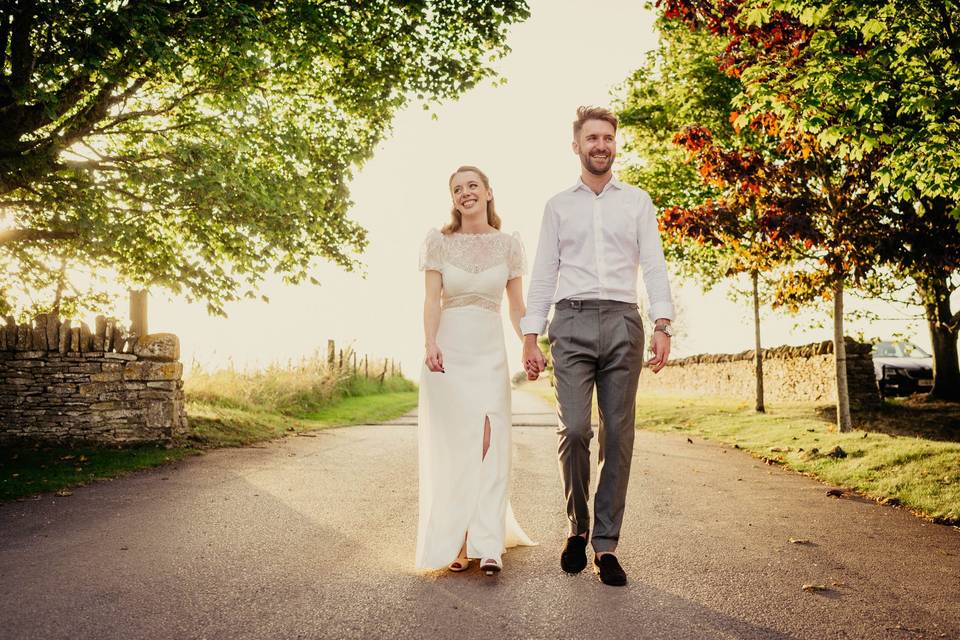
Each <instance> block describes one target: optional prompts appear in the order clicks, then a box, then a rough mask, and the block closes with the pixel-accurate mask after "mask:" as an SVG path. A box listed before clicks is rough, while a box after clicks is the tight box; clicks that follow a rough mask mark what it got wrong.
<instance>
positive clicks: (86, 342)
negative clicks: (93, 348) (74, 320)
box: [79, 322, 92, 353]
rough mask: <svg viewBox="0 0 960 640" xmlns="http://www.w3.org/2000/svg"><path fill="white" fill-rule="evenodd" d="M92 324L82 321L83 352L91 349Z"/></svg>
mask: <svg viewBox="0 0 960 640" xmlns="http://www.w3.org/2000/svg"><path fill="white" fill-rule="evenodd" d="M91 336H92V334H91V333H90V326H89V325H88V324H87V323H86V322H80V349H79V351H80V352H81V353H86V352H88V351H90V337H91Z"/></svg>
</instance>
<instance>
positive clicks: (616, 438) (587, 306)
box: [548, 300, 643, 552]
mask: <svg viewBox="0 0 960 640" xmlns="http://www.w3.org/2000/svg"><path fill="white" fill-rule="evenodd" d="M548 336H549V339H550V355H551V358H552V359H553V369H554V379H555V382H556V393H557V413H558V416H559V427H558V429H557V434H558V436H559V445H558V453H559V459H560V474H561V477H562V478H563V491H564V495H565V496H566V500H567V517H568V518H569V519H570V535H577V534H581V533H586V532H588V531H589V530H590V507H589V504H588V502H589V498H590V440H591V439H592V438H593V428H592V427H591V426H590V412H591V407H592V404H593V389H594V386H596V389H597V405H598V408H599V410H600V436H599V443H600V452H599V458H600V464H599V473H600V477H599V480H598V483H597V493H596V496H595V499H594V515H593V536H592V538H591V544H592V545H593V549H594V551H597V552H600V551H613V550H614V549H616V547H617V541H618V540H619V538H620V525H621V523H622V522H623V508H624V502H625V501H626V496H627V481H628V480H629V478H630V461H631V459H632V458H633V436H634V429H635V426H634V425H635V423H634V417H635V414H636V396H637V383H638V380H639V377H640V369H641V368H642V366H643V323H642V321H641V320H640V313H639V312H638V311H637V305H635V304H630V303H627V302H617V301H614V300H582V301H579V300H561V301H560V302H558V303H557V304H556V307H555V309H554V314H553V319H552V320H551V322H550V328H549V330H548Z"/></svg>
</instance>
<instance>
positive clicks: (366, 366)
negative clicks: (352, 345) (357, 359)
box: [363, 354, 370, 378]
mask: <svg viewBox="0 0 960 640" xmlns="http://www.w3.org/2000/svg"><path fill="white" fill-rule="evenodd" d="M363 377H364V378H369V377H370V362H369V361H368V360H367V354H363Z"/></svg>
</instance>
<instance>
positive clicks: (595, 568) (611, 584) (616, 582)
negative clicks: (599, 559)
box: [593, 565, 627, 587]
mask: <svg viewBox="0 0 960 640" xmlns="http://www.w3.org/2000/svg"><path fill="white" fill-rule="evenodd" d="M593 572H594V573H595V574H597V580H599V581H600V582H603V584H605V585H607V586H608V587H625V586H627V579H626V578H624V579H623V581H622V582H621V581H620V580H610V581H605V580H604V579H603V577H601V576H600V567H598V566H596V565H594V566H593Z"/></svg>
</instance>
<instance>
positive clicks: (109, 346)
mask: <svg viewBox="0 0 960 640" xmlns="http://www.w3.org/2000/svg"><path fill="white" fill-rule="evenodd" d="M116 326H117V321H116V319H115V318H107V321H106V324H105V326H104V329H103V350H104V351H113V350H114V349H113V332H114V331H115V330H116Z"/></svg>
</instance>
